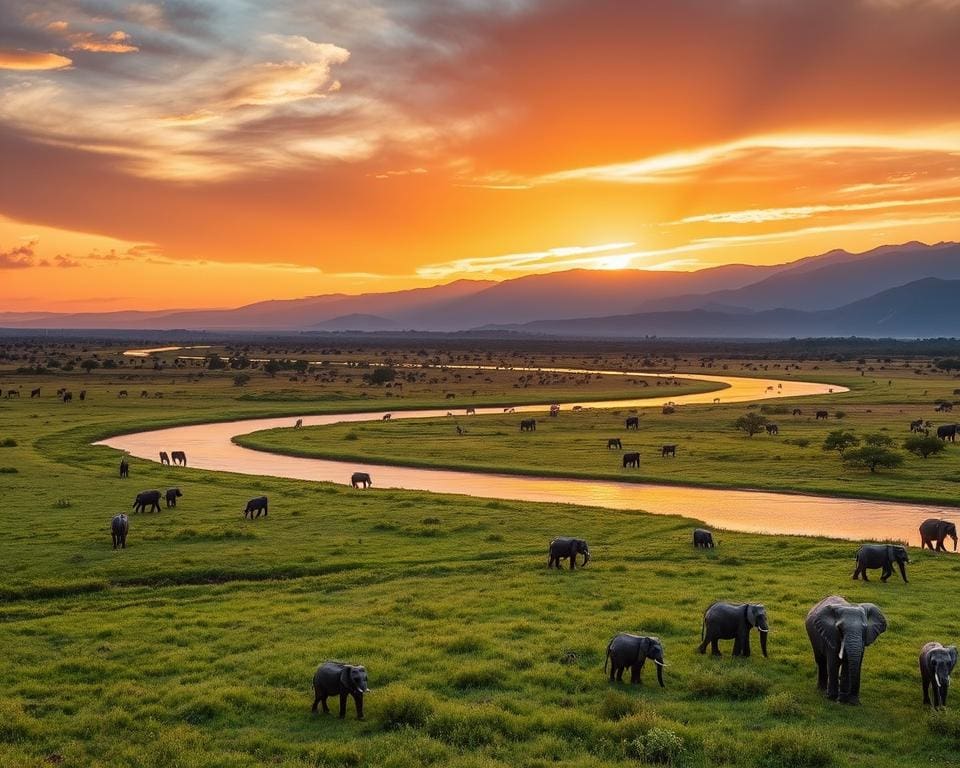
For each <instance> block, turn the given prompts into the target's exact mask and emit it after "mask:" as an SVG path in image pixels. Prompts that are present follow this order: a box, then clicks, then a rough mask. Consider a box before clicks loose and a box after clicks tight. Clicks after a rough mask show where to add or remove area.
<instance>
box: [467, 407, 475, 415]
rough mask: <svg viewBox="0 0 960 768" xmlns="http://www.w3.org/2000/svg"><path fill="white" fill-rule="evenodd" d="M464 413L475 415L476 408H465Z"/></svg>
mask: <svg viewBox="0 0 960 768" xmlns="http://www.w3.org/2000/svg"><path fill="white" fill-rule="evenodd" d="M466 413H467V416H476V415H477V409H476V408H467V411H466Z"/></svg>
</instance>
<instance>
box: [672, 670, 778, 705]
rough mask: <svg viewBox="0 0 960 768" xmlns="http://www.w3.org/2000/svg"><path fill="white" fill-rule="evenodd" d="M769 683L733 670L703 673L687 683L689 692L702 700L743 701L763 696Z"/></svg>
mask: <svg viewBox="0 0 960 768" xmlns="http://www.w3.org/2000/svg"><path fill="white" fill-rule="evenodd" d="M769 687H770V682H769V681H768V680H767V679H766V678H763V677H760V676H759V675H757V674H756V673H755V672H750V671H748V670H745V669H743V670H740V669H734V670H731V671H729V672H727V671H724V672H721V673H706V672H705V673H703V674H700V675H697V676H695V677H693V678H692V679H691V680H690V682H689V688H690V692H691V693H693V694H694V696H700V697H703V698H721V699H732V700H735V701H743V700H745V699H755V698H757V697H758V696H763V694H765V693H766V692H767V689H769Z"/></svg>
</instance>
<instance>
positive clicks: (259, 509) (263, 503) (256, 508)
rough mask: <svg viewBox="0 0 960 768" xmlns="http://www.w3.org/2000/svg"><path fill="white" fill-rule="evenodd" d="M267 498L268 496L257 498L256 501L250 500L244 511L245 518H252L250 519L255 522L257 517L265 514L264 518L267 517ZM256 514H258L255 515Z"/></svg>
mask: <svg viewBox="0 0 960 768" xmlns="http://www.w3.org/2000/svg"><path fill="white" fill-rule="evenodd" d="M268 511H269V510H268V509H267V497H266V496H257V497H256V498H255V499H250V501H248V502H247V506H246V509H244V510H243V516H244V517H247V516H248V515H249V516H250V519H251V520H253V518H255V517H260V515H261V514H263V516H264V517H266V516H267V512H268ZM254 512H256V514H254Z"/></svg>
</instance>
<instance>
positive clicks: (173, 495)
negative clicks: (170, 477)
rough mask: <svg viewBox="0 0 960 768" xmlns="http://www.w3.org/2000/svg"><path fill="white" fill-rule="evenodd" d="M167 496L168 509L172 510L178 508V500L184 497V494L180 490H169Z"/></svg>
mask: <svg viewBox="0 0 960 768" xmlns="http://www.w3.org/2000/svg"><path fill="white" fill-rule="evenodd" d="M165 496H166V499H167V508H170V507H175V506H177V499H179V498H180V497H181V496H183V493H182V492H181V491H180V489H179V488H167V492H166V494H165Z"/></svg>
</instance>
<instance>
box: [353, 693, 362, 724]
mask: <svg viewBox="0 0 960 768" xmlns="http://www.w3.org/2000/svg"><path fill="white" fill-rule="evenodd" d="M353 704H354V706H355V707H356V708H357V720H363V694H362V693H355V694H353Z"/></svg>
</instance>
